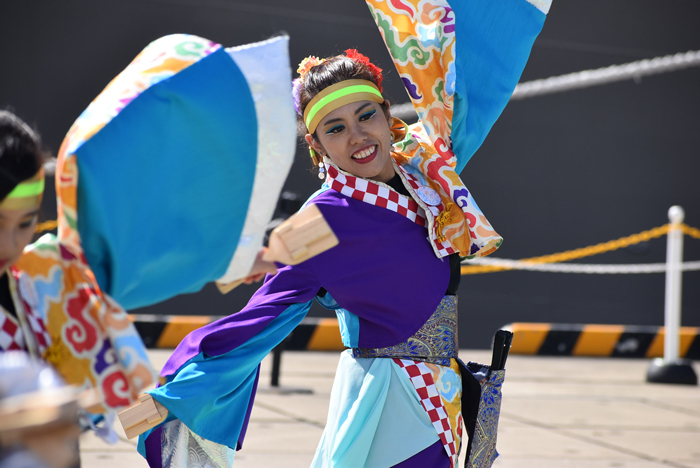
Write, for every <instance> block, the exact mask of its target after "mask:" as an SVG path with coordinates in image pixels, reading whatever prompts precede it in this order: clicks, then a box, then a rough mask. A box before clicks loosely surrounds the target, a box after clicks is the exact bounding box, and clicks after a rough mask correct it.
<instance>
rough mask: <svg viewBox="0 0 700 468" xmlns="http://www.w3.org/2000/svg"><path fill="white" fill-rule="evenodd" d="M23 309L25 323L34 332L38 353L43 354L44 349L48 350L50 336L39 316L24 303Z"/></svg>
mask: <svg viewBox="0 0 700 468" xmlns="http://www.w3.org/2000/svg"><path fill="white" fill-rule="evenodd" d="M22 302H24V301H22ZM24 307H25V310H26V311H27V322H29V326H30V328H31V329H32V331H33V332H34V336H35V337H36V342H37V345H38V346H39V353H42V354H43V352H44V351H46V348H48V347H49V345H50V344H51V335H49V332H47V331H46V325H45V324H44V321H43V320H42V318H41V317H39V315H38V314H37V313H36V312H35V311H34V310H32V309H31V308H30V307H29V306H28V305H27V303H26V302H25V303H24Z"/></svg>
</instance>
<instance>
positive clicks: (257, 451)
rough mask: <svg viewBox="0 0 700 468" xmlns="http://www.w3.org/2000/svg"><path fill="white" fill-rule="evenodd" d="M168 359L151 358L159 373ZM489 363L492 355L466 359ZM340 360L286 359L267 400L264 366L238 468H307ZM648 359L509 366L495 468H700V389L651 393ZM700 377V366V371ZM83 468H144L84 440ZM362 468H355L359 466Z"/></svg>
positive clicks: (552, 360)
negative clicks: (275, 389) (294, 390)
mask: <svg viewBox="0 0 700 468" xmlns="http://www.w3.org/2000/svg"><path fill="white" fill-rule="evenodd" d="M169 353H170V352H169V351H167V350H153V351H149V355H150V357H151V359H152V362H153V364H154V365H155V366H156V367H158V368H159V367H160V366H162V365H163V363H164V362H165V360H166V359H167V357H168V355H169ZM460 356H461V357H462V359H464V360H465V361H466V360H472V361H478V362H489V361H490V352H488V351H469V350H463V351H461V352H460ZM337 362H338V353H337V352H308V351H306V352H285V353H284V356H283V359H282V373H281V378H280V383H281V386H282V389H290V388H303V389H310V390H312V392H313V393H310V394H300V393H291V394H280V393H279V392H271V391H266V389H265V386H266V385H267V384H268V383H269V375H270V367H271V359H270V358H269V357H268V358H267V359H266V360H265V361H264V362H263V366H262V374H261V387H262V388H261V391H260V392H259V393H258V396H257V398H256V401H255V408H254V410H253V414H252V417H251V422H250V427H249V429H248V434H247V437H246V440H245V444H244V448H243V450H242V451H240V452H238V453H237V455H236V461H235V463H234V466H236V467H237V468H267V467H285V468H297V467H299V468H301V467H308V466H309V464H310V462H311V459H312V458H313V454H314V451H315V449H316V444H317V443H318V440H319V438H320V436H321V432H322V431H323V426H324V423H325V419H326V414H327V408H328V401H329V395H330V390H331V386H332V382H333V376H334V374H335V367H336V364H337ZM648 363H649V361H648V360H643V359H640V360H636V359H614V358H581V357H578V358H571V357H536V356H516V355H512V356H510V357H509V359H508V365H507V374H506V383H505V385H504V398H503V407H502V414H501V420H500V427H499V429H500V430H499V441H498V449H499V452H500V453H501V456H500V457H499V459H498V460H497V461H496V464H495V466H496V467H499V468H510V467H518V468H550V467H551V468H554V467H558V468H559V467H569V468H584V467H585V468H603V467H606V468H607V467H616V468H653V467H662V466H672V467H677V468H681V467H682V468H700V387H690V386H675V385H659V384H647V383H646V382H645V372H646V368H647V366H648ZM696 371H700V366H697V365H696ZM81 459H82V463H83V467H84V468H117V467H120V468H121V467H135V468H147V464H146V463H145V461H144V460H143V459H142V458H141V457H140V456H139V455H138V454H137V453H136V448H135V442H134V441H127V440H126V439H125V438H124V436H123V433H122V440H120V441H119V442H118V443H117V444H116V445H114V446H109V445H106V444H105V443H104V442H102V441H100V440H97V439H96V438H95V437H94V436H93V435H92V434H89V433H88V434H85V435H84V436H83V438H82V439H81ZM358 468H359V467H358Z"/></svg>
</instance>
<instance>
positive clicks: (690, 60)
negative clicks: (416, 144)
mask: <svg viewBox="0 0 700 468" xmlns="http://www.w3.org/2000/svg"><path fill="white" fill-rule="evenodd" d="M697 66H700V50H691V51H688V52H681V53H678V54H674V55H666V56H663V57H655V58H652V59H644V60H639V61H636V62H630V63H624V64H621V65H612V66H609V67H605V68H598V69H595V70H584V71H580V72H576V73H569V74H567V75H560V76H553V77H550V78H546V79H542V80H534V81H526V82H525V83H519V84H518V85H517V86H516V87H515V91H514V92H513V95H512V96H511V97H510V98H511V100H518V99H526V98H531V97H535V96H541V95H545V94H553V93H561V92H564V91H569V90H572V89H580V88H589V87H591V86H599V85H603V84H607V83H614V82H616V81H624V80H629V79H634V80H639V79H640V78H642V77H644V76H649V75H657V74H660V73H668V72H672V71H676V70H682V69H684V68H690V67H697ZM391 114H392V115H393V116H395V117H398V118H400V119H404V120H410V119H415V118H416V112H415V110H414V108H413V104H411V103H410V102H408V103H403V104H398V105H395V106H392V108H391Z"/></svg>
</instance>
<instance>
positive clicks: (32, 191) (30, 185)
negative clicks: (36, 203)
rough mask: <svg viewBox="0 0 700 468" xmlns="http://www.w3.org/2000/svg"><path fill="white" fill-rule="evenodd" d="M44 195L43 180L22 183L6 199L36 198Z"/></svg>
mask: <svg viewBox="0 0 700 468" xmlns="http://www.w3.org/2000/svg"><path fill="white" fill-rule="evenodd" d="M42 193H44V179H43V178H42V179H41V180H36V181H32V182H22V183H21V184H18V185H17V187H15V188H14V189H13V190H12V192H10V193H9V194H8V195H7V198H25V197H36V196H37V195H41V194H42Z"/></svg>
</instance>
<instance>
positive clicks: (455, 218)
mask: <svg viewBox="0 0 700 468" xmlns="http://www.w3.org/2000/svg"><path fill="white" fill-rule="evenodd" d="M368 3H369V6H370V10H371V11H372V14H373V16H374V18H375V20H376V22H377V24H378V25H379V27H380V30H381V31H382V33H383V35H384V39H385V41H386V43H387V45H388V46H389V50H390V52H391V54H392V56H394V58H395V62H396V63H397V67H398V68H399V71H400V73H401V77H402V79H403V81H404V83H405V84H406V86H407V89H408V91H409V94H410V95H411V97H412V99H413V101H414V105H415V106H416V109H417V111H418V114H419V117H420V118H421V122H419V123H418V124H417V125H416V126H413V127H411V128H407V127H406V126H405V124H403V123H402V122H400V121H397V120H395V119H392V118H391V114H390V106H389V102H388V101H387V100H386V99H385V98H384V96H383V94H382V75H381V70H379V69H378V68H377V67H375V66H374V65H372V64H371V63H370V62H369V60H368V59H367V58H366V57H364V56H363V55H361V54H359V53H358V52H357V51H354V50H349V51H346V54H344V55H339V56H335V57H331V58H328V59H326V60H318V59H316V58H314V57H311V58H309V59H306V60H305V61H304V62H302V64H301V65H300V67H299V70H298V71H299V73H300V77H299V78H298V79H297V80H295V84H294V93H295V98H296V104H297V112H298V113H299V115H300V119H301V125H303V127H304V129H305V130H306V137H305V139H306V142H307V143H308V145H309V148H310V151H311V156H312V159H313V161H314V163H315V164H316V165H317V166H318V168H319V173H320V176H321V177H322V178H324V177H325V183H324V184H323V186H322V188H321V189H320V190H319V191H318V192H317V193H316V194H314V195H313V196H312V197H311V199H310V200H309V202H308V203H313V204H315V205H316V206H317V207H318V208H319V209H320V211H321V212H322V213H323V215H324V217H325V219H326V220H327V221H328V223H329V225H330V226H331V228H332V229H333V231H334V232H335V233H336V235H337V236H338V239H339V245H338V246H337V247H334V248H333V249H331V250H329V251H327V252H325V253H323V254H321V255H319V256H317V257H315V258H312V259H310V260H308V261H306V262H304V263H302V264H300V265H297V266H283V267H280V269H279V271H278V273H277V274H276V275H275V276H271V277H268V278H267V281H266V282H265V284H264V285H263V286H262V287H261V288H260V289H259V290H258V292H257V293H256V294H255V295H254V296H253V298H252V299H251V301H250V302H249V303H248V305H247V306H246V307H245V308H244V309H243V310H241V311H240V312H237V313H235V314H233V315H231V316H229V317H226V318H224V319H221V320H219V321H217V322H214V323H212V324H210V325H208V326H206V327H203V328H201V329H199V330H197V331H195V332H193V333H191V334H190V335H188V336H187V337H186V338H185V340H183V342H182V343H180V345H179V346H178V348H177V349H176V350H175V352H174V354H173V355H172V357H171V358H170V360H169V361H168V362H167V363H166V365H165V366H164V368H163V370H162V376H163V377H165V379H166V383H165V385H163V386H161V387H160V388H158V389H155V390H153V391H151V392H149V393H150V394H151V395H152V396H153V397H154V398H155V399H156V400H157V401H158V402H159V403H160V404H162V405H163V406H165V407H166V408H167V409H168V410H169V417H168V419H167V420H166V422H165V423H164V424H162V425H160V426H158V427H157V428H155V429H153V430H151V431H149V432H147V433H145V434H143V435H142V437H141V439H140V441H139V450H140V451H141V453H142V454H144V455H146V457H147V459H148V461H149V464H150V465H151V466H152V467H156V466H157V467H160V466H166V467H173V466H200V465H201V464H203V462H202V460H206V461H207V462H210V463H212V464H216V465H215V466H228V465H230V464H231V463H232V462H233V454H234V452H233V449H240V447H241V443H242V441H243V437H244V435H245V432H246V427H247V422H248V418H249V416H250V411H251V408H252V405H253V398H254V395H255V389H256V386H257V380H258V369H259V363H260V361H261V360H262V359H263V358H264V356H265V355H266V354H267V353H268V352H269V351H270V350H271V349H272V348H273V347H274V346H276V345H277V344H278V343H279V342H281V341H282V340H283V339H284V337H285V336H287V335H288V334H289V333H290V332H291V331H292V330H293V329H294V327H296V325H297V324H299V322H300V321H301V319H302V318H303V317H304V315H305V314H306V312H307V311H308V309H309V307H310V305H311V302H312V301H313V300H314V298H315V299H316V300H317V301H319V302H320V303H321V304H322V305H324V306H326V307H328V308H330V309H334V310H335V311H336V313H337V316H338V319H339V322H340V324H341V335H342V339H343V342H344V344H345V345H346V346H347V347H348V348H350V349H348V350H346V351H345V352H343V353H342V355H341V357H340V361H339V364H338V370H337V374H336V379H335V383H334V386H333V390H332V393H331V402H330V408H329V414H328V420H327V424H326V427H325V431H324V433H323V436H322V439H321V441H320V443H319V446H318V449H317V452H316V456H315V458H314V460H313V462H312V466H313V467H318V468H320V467H348V468H350V467H352V468H356V467H373V468H388V467H402V468H407V467H427V466H429V467H445V468H447V467H454V466H455V465H456V461H457V454H458V452H459V449H460V445H461V433H462V426H463V423H462V414H461V410H462V405H461V377H460V375H461V373H462V372H465V371H464V369H463V366H462V365H461V364H460V361H459V360H458V359H457V349H458V346H457V297H456V295H455V294H456V291H457V286H458V283H459V277H460V276H459V259H460V257H476V256H481V255H486V254H488V253H490V252H492V251H494V250H495V249H496V248H497V247H498V246H499V245H500V243H501V238H500V237H499V236H498V234H496V233H495V232H494V231H493V230H492V228H491V227H490V225H489V224H488V222H487V221H486V218H485V217H484V216H483V214H482V213H481V212H480V211H479V209H478V207H477V206H476V204H475V203H474V201H473V199H472V198H471V194H470V193H469V192H468V191H467V189H466V188H465V187H464V185H463V183H462V182H461V180H460V179H459V176H458V174H459V172H460V171H461V170H462V168H463V167H464V164H466V161H467V160H468V159H469V157H470V156H471V155H472V154H473V153H474V152H475V151H476V149H477V148H478V147H479V145H480V144H481V142H482V141H483V139H484V138H485V136H486V133H488V131H489V129H490V127H491V126H492V125H493V123H494V122H495V120H496V118H497V117H498V115H499V114H500V113H501V111H502V110H503V107H504V106H505V104H506V103H507V101H508V99H509V97H510V94H511V93H512V90H513V88H514V87H515V84H516V83H517V81H518V79H519V76H520V74H521V72H522V69H523V67H524V66H525V62H526V61H527V57H528V55H529V51H530V48H531V46H532V43H533V41H534V39H535V38H536V36H537V34H538V33H539V31H540V29H541V27H542V24H543V21H544V17H545V13H546V10H547V6H548V3H549V2H545V1H539V0H538V1H536V2H535V0H533V1H532V2H528V1H525V0H507V1H503V2H481V1H460V2H456V1H455V2H450V4H448V3H447V2H445V1H425V0H420V1H419V0H414V1H410V0H392V2H391V5H389V4H388V2H383V1H379V0H377V1H376V2H375V1H369V2H368ZM453 3H454V5H452V4H453ZM460 33H461V34H463V36H459V34H460ZM458 39H459V41H461V42H456V41H457V40H458ZM455 54H457V57H458V60H456V59H455ZM467 101H468V102H469V107H468V108H467ZM466 409H468V408H466ZM492 461H493V460H492V458H489V460H486V461H483V463H481V464H479V465H478V466H482V467H488V466H490V465H491V463H492Z"/></svg>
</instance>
